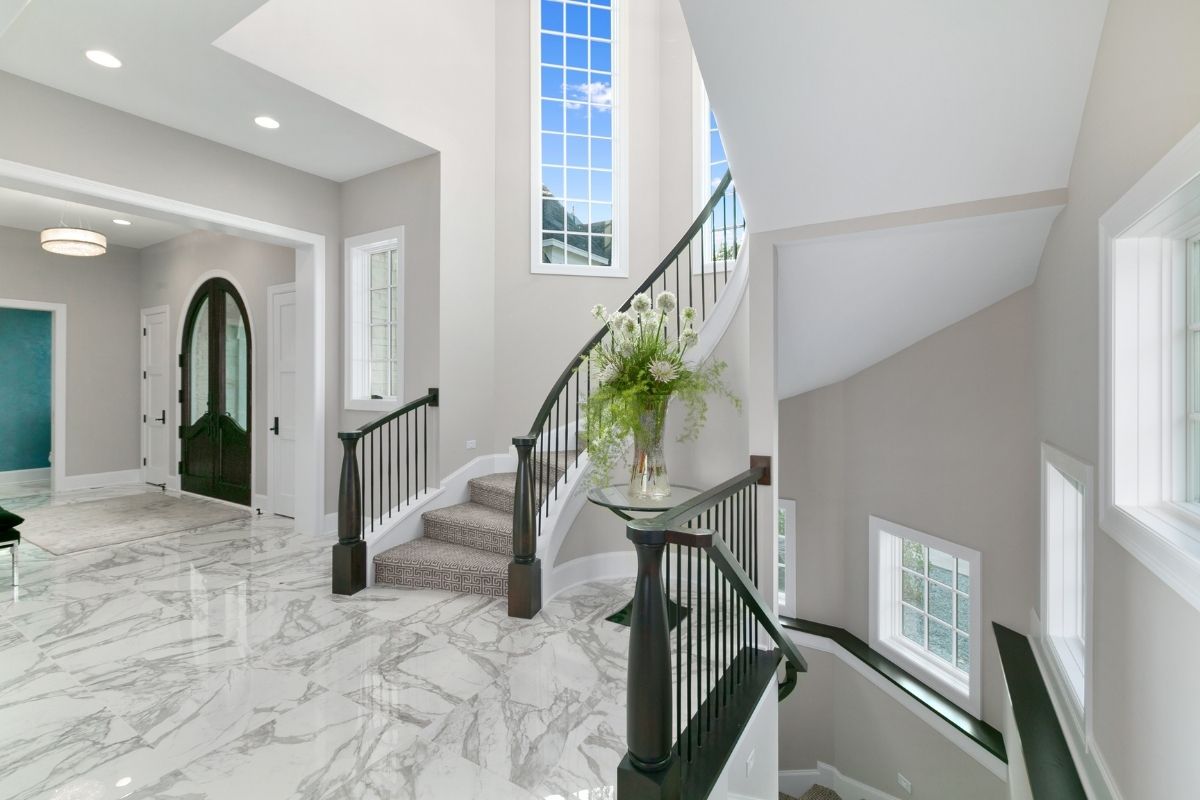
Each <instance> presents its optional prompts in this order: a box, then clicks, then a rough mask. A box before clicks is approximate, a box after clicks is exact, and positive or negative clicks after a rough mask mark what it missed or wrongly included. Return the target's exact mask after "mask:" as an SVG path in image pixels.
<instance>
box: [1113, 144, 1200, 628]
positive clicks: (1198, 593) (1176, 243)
mask: <svg viewBox="0 0 1200 800" xmlns="http://www.w3.org/2000/svg"><path fill="white" fill-rule="evenodd" d="M1197 205H1200V126H1198V127H1196V128H1194V129H1193V130H1192V131H1191V132H1190V133H1189V134H1188V135H1187V136H1185V137H1184V138H1183V140H1182V141H1180V142H1179V144H1177V145H1176V146H1175V147H1174V148H1173V149H1172V150H1171V151H1170V152H1168V153H1167V155H1165V156H1164V157H1163V158H1162V160H1160V161H1159V162H1158V163H1157V164H1156V165H1154V166H1153V167H1152V168H1151V169H1150V170H1149V171H1148V172H1147V173H1146V174H1145V175H1144V176H1142V178H1141V179H1139V180H1138V181H1137V182H1136V183H1135V184H1134V185H1133V186H1132V187H1131V188H1130V189H1129V191H1127V192H1126V193H1125V194H1124V195H1123V196H1122V197H1121V198H1120V199H1119V200H1118V201H1117V202H1116V203H1115V204H1113V206H1112V207H1111V208H1109V209H1108V211H1106V212H1105V213H1104V214H1103V215H1102V216H1101V217H1100V220H1099V224H1098V238H1099V248H1098V250H1099V261H1100V277H1101V280H1100V348H1099V350H1100V381H1099V398H1098V401H1099V411H1100V414H1099V416H1100V431H1099V434H1100V435H1099V442H1100V453H1099V458H1098V463H1099V479H1098V483H1097V491H1098V493H1099V503H1098V505H1099V526H1100V528H1102V529H1103V530H1104V532H1105V533H1107V534H1108V535H1109V536H1111V537H1112V538H1113V540H1114V541H1116V542H1117V543H1118V544H1120V545H1121V546H1122V547H1123V548H1125V549H1126V550H1127V551H1128V552H1129V553H1130V554H1131V555H1132V556H1133V557H1135V558H1137V559H1138V560H1139V561H1141V562H1142V564H1144V565H1145V566H1146V567H1147V568H1148V569H1149V570H1150V571H1151V572H1153V573H1154V574H1155V575H1156V576H1158V578H1159V579H1160V580H1162V581H1163V582H1164V583H1166V584H1167V585H1168V586H1170V587H1171V589H1172V590H1174V591H1175V592H1177V593H1178V594H1179V595H1180V596H1181V597H1182V598H1183V599H1184V600H1186V601H1187V602H1188V603H1190V604H1191V605H1192V606H1193V607H1194V608H1196V609H1197V610H1200V507H1198V506H1197V504H1195V503H1188V502H1185V500H1186V498H1185V496H1184V492H1185V491H1186V453H1185V451H1186V445H1185V438H1184V437H1185V435H1186V425H1185V420H1184V411H1185V404H1186V395H1187V392H1186V390H1185V386H1184V378H1185V377H1186V367H1185V361H1184V358H1185V351H1186V347H1185V336H1184V332H1185V330H1186V303H1185V295H1184V292H1185V289H1186V262H1187V242H1188V240H1190V239H1192V238H1194V237H1196V236H1197V235H1200V213H1197V211H1196V208H1197Z"/></svg>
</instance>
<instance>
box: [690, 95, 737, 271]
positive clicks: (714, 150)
mask: <svg viewBox="0 0 1200 800" xmlns="http://www.w3.org/2000/svg"><path fill="white" fill-rule="evenodd" d="M699 125H700V136H699V139H700V147H699V150H700V160H699V170H698V172H699V181H698V186H699V202H701V203H703V202H705V201H707V200H708V198H709V197H711V196H712V193H713V192H714V191H715V190H716V188H717V186H719V185H720V183H721V179H722V178H724V177H725V173H726V172H727V171H728V170H729V158H728V156H727V155H726V154H725V142H724V140H722V138H721V131H720V130H719V129H718V127H717V115H716V114H715V113H714V112H713V110H712V106H711V105H710V104H709V102H708V92H707V91H706V90H705V89H704V88H703V84H701V88H700V123H699ZM745 236H746V215H745V212H744V211H743V208H742V204H741V202H740V201H739V202H738V203H734V202H733V198H732V190H728V189H727V190H726V192H725V196H724V197H723V198H722V199H721V200H720V201H719V202H718V204H717V205H716V207H715V208H714V210H713V223H712V225H711V226H710V227H709V228H706V229H705V230H704V231H702V237H703V244H704V247H703V256H704V260H705V261H706V262H708V263H716V262H720V263H721V264H726V263H728V264H729V265H730V268H732V265H733V263H734V262H735V261H736V260H737V254H738V250H739V249H740V248H741V245H742V241H743V239H744V238H745Z"/></svg>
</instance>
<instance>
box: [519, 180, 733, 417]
mask: <svg viewBox="0 0 1200 800" xmlns="http://www.w3.org/2000/svg"><path fill="white" fill-rule="evenodd" d="M732 181H733V175H732V173H730V172H729V170H726V171H725V177H723V178H721V182H720V183H719V184H717V188H716V190H715V191H713V193H712V196H711V197H709V198H708V202H707V203H705V204H704V207H703V208H702V209H700V213H699V214H697V215H696V219H695V221H693V222H692V224H691V226H690V227H689V228H688V229H687V232H686V233H684V234H683V238H681V239H680V240H679V241H678V242H677V243H676V245H675V246H674V247H673V248H671V252H670V253H668V254H667V257H666V258H664V259H663V260H662V261H661V262H660V263H659V265H658V266H657V267H655V268H654V271H653V272H651V273H650V275H649V276H648V277H647V278H646V280H644V281H642V283H641V285H640V286H638V288H637V289H635V290H634V291H633V294H631V295H629V297H628V298H626V300H625V302H624V303H622V304H621V307H620V309H619V310H620V311H628V310H629V307H630V305H632V303H633V298H635V297H637V296H638V295H639V294H641V293H642V292H644V291H646V290H647V289H650V288H651V287H653V286H654V283H655V282H656V281H657V280H658V279H659V278H661V277H662V276H663V273H665V272H666V271H667V268H668V267H670V266H671V264H673V263H675V259H677V258H679V256H681V255H683V252H684V251H685V250H687V247H688V245H689V244H690V243H691V241H692V239H694V238H695V236H696V234H697V233H699V232H700V230H701V229H702V228H703V227H704V223H705V222H707V221H708V216H709V214H711V213H712V210H713V209H714V208H716V206H717V203H719V202H721V198H722V197H724V196H725V190H726V189H728V188H729V184H730V182H732ZM606 333H608V327H607V326H605V327H603V328H601V329H600V330H598V331H596V333H595V334H593V335H592V338H590V339H588V340H587V344H585V345H584V346H583V347H582V348H580V350H579V352H578V353H576V354H575V357H574V358H572V359H571V362H570V363H569V364H567V368H566V369H564V370H563V371H562V374H561V375H559V376H558V380H556V381H555V382H554V385H553V386H551V387H550V391H549V392H548V393H547V394H546V400H545V401H544V402H543V403H542V407H541V408H539V409H538V413H537V416H535V417H534V418H533V425H532V426H530V428H529V434H528V435H529V436H533V437H535V438H536V437H537V435H538V433H539V432H540V431H541V430H542V428H543V426H545V424H546V420H548V419H549V418H550V412H551V411H552V410H553V409H554V405H555V402H556V401H557V399H558V395H559V394H560V393H561V392H562V391H563V389H565V388H566V386H567V381H569V380H570V379H571V375H573V374H574V373H575V369H576V367H578V366H579V363H580V362H581V361H583V359H584V358H586V357H587V355H588V353H590V352H592V348H594V347H595V346H596V345H597V344H599V343H600V340H601V339H603V338H604V335H605V334H606Z"/></svg>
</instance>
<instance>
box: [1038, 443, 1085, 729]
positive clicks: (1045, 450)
mask: <svg viewBox="0 0 1200 800" xmlns="http://www.w3.org/2000/svg"><path fill="white" fill-rule="evenodd" d="M1091 479H1092V476H1091V468H1090V467H1087V466H1086V465H1084V464H1082V463H1081V462H1079V461H1077V460H1076V459H1074V458H1072V457H1071V456H1069V455H1067V454H1066V453H1064V452H1062V451H1061V450H1058V449H1057V448H1055V447H1052V446H1050V445H1048V444H1043V445H1042V576H1043V585H1042V624H1043V626H1044V628H1045V636H1046V640H1047V642H1048V643H1049V645H1050V650H1051V652H1053V653H1054V656H1055V660H1056V661H1057V667H1058V669H1059V672H1060V673H1061V675H1062V677H1063V678H1064V679H1065V682H1066V684H1067V685H1068V686H1069V687H1070V689H1071V692H1072V694H1073V695H1074V699H1075V702H1076V703H1077V704H1078V705H1079V706H1080V707H1081V708H1082V707H1083V704H1084V678H1085V675H1086V658H1085V655H1084V654H1085V646H1086V642H1087V598H1088V594H1087V565H1086V552H1087V551H1086V547H1087V541H1088V536H1089V532H1090V525H1091V521H1090V512H1091V508H1090V503H1091Z"/></svg>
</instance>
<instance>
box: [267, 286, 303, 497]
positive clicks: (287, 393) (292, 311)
mask: <svg viewBox="0 0 1200 800" xmlns="http://www.w3.org/2000/svg"><path fill="white" fill-rule="evenodd" d="M267 294H268V296H269V298H270V302H271V315H270V322H269V330H270V332H269V341H268V342H267V346H268V348H269V350H268V354H269V358H268V369H269V370H270V373H271V375H270V381H271V384H270V387H269V392H270V394H269V396H268V398H267V414H268V418H269V419H268V422H269V423H270V433H269V434H268V436H267V438H268V442H269V443H268V445H267V450H268V453H269V457H270V466H269V471H268V473H267V487H268V492H269V493H270V496H271V511H272V512H274V513H276V514H282V515H283V516H285V517H291V516H295V513H296V511H295V508H296V286H295V284H291V283H289V284H284V285H282V286H272V287H270V289H268V290H267Z"/></svg>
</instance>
